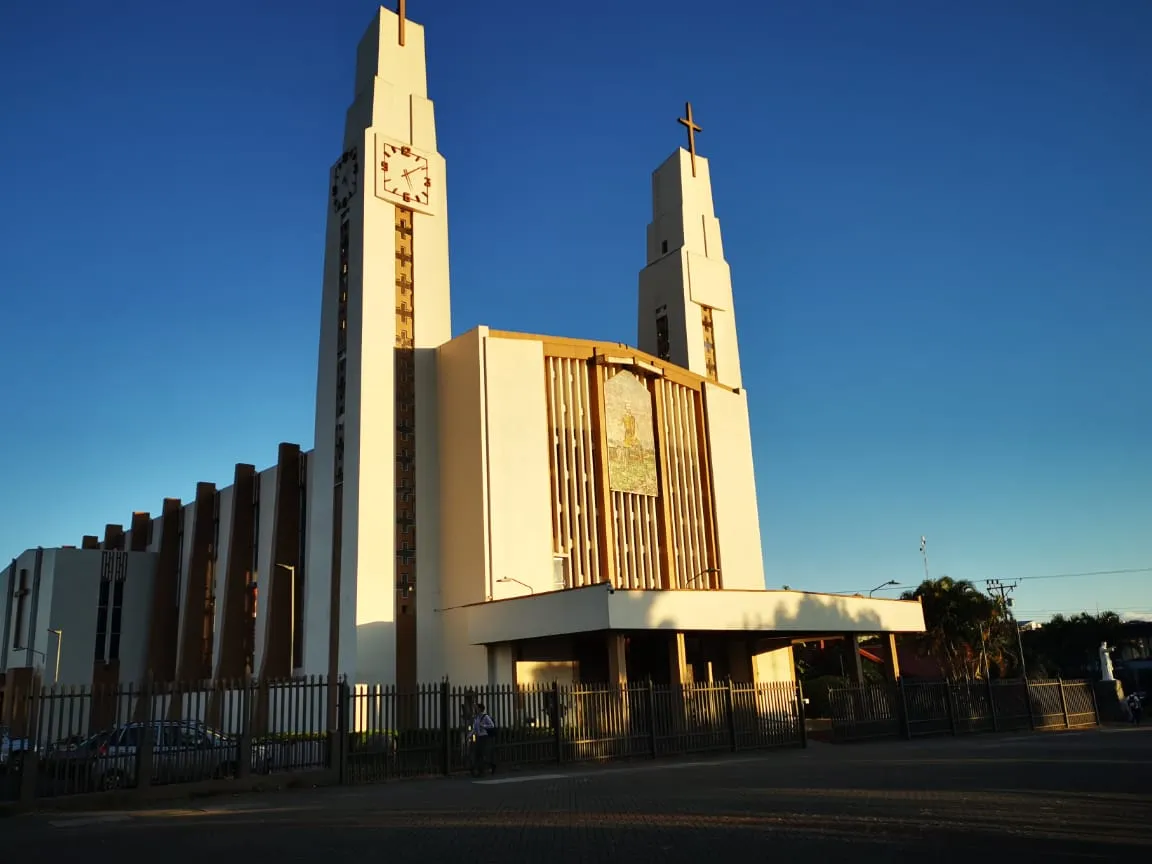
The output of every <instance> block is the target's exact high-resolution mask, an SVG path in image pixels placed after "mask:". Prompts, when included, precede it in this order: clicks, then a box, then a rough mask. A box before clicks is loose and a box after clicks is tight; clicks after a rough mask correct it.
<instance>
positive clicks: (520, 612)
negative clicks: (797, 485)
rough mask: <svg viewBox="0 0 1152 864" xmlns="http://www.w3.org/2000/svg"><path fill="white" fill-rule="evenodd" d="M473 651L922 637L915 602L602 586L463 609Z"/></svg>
mask: <svg viewBox="0 0 1152 864" xmlns="http://www.w3.org/2000/svg"><path fill="white" fill-rule="evenodd" d="M464 611H465V613H466V615H467V622H468V623H467V626H468V640H469V642H471V643H472V644H473V645H490V644H495V643H501V642H517V641H520V640H522V639H540V638H546V637H549V636H560V635H565V634H573V633H589V632H596V631H603V630H621V631H642V630H652V631H669V632H682V633H683V632H693V631H705V632H724V631H727V632H732V633H749V634H751V633H770V632H775V633H804V634H806V635H817V634H821V633H827V634H830V635H831V634H845V633H922V632H924V612H923V609H922V608H921V606H920V603H919V601H915V600H911V601H910V600H874V599H871V598H865V597H856V596H851V597H849V596H844V595H841V594H809V593H806V592H803V591H621V590H612V589H611V588H610V587H609V586H608V584H607V583H605V584H601V585H592V586H590V587H587V588H577V589H572V590H567V591H549V592H547V593H540V594H530V595H528V596H523V597H514V598H510V599H507V600H495V601H491V602H488V603H478V604H476V605H473V606H468V607H465V609H464Z"/></svg>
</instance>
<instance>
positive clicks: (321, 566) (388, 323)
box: [298, 0, 451, 690]
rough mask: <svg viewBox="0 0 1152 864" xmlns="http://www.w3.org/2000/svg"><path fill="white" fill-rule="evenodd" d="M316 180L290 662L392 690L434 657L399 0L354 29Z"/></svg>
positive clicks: (444, 309) (432, 478) (428, 258)
mask: <svg viewBox="0 0 1152 864" xmlns="http://www.w3.org/2000/svg"><path fill="white" fill-rule="evenodd" d="M328 186H329V195H328V227H327V234H326V240H325V253H324V287H323V293H322V301H321V302H322V309H321V315H320V319H321V332H320V356H319V364H318V378H317V387H316V400H317V401H316V439H315V440H316V448H315V451H314V453H313V455H312V457H311V459H310V466H311V475H312V476H311V477H310V480H309V485H310V490H311V491H310V494H309V507H308V522H309V527H308V531H309V534H308V553H307V565H306V568H305V573H304V574H303V576H304V580H305V588H304V595H305V612H304V631H305V632H304V661H305V668H304V669H303V670H298V671H303V672H306V673H313V674H326V675H340V674H343V675H347V676H348V677H349V680H350V681H352V682H371V683H382V684H396V685H397V686H398V687H400V688H401V689H402V690H404V689H408V688H414V687H415V685H416V682H417V681H419V680H424V679H428V678H431V677H434V675H435V672H434V670H437V669H439V667H440V660H439V657H438V656H437V652H438V651H439V650H440V649H439V642H440V640H439V638H438V634H437V633H435V632H433V630H434V628H435V627H436V626H437V625H436V623H435V621H434V620H433V619H434V618H435V617H436V616H434V615H433V614H432V609H433V607H434V606H435V605H436V603H435V597H436V595H437V593H438V591H439V585H438V581H439V572H438V571H439V562H438V552H437V550H438V537H437V530H438V529H437V520H436V508H437V498H438V494H439V493H438V465H437V450H436V437H437V433H436V428H435V423H436V413H435V406H436V397H435V365H434V360H435V358H434V355H435V349H436V347H437V346H439V345H440V344H442V343H443V342H446V341H447V340H448V339H449V338H450V336H451V321H450V308H449V285H448V221H447V198H446V190H445V162H444V157H443V156H441V155H440V153H439V152H438V150H437V147H436V124H435V116H434V110H433V104H432V102H431V100H429V99H428V93H427V74H426V68H425V54H424V28H423V27H422V26H420V25H419V24H416V23H414V22H412V21H410V20H407V16H406V13H405V4H404V2H403V0H401V3H400V11H399V13H396V12H392V11H390V10H388V9H384V8H381V9H379V11H378V12H377V14H376V17H375V18H374V19H373V21H372V24H371V25H370V26H369V27H368V30H367V32H366V33H365V34H364V37H363V38H362V39H361V41H360V45H359V48H358V50H357V56H356V83H355V96H354V99H353V101H352V104H351V106H350V107H349V108H348V112H347V116H346V122H345V128H344V145H343V148H342V150H341V152H340V155H339V156H338V157H337V159H336V161H335V163H334V164H333V166H332V169H331V172H330V175H329V183H328ZM422 670H428V671H425V672H422Z"/></svg>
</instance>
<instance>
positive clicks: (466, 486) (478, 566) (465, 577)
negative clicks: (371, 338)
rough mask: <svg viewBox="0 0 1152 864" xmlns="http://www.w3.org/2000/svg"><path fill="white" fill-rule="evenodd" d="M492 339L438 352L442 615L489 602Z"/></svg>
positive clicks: (473, 339)
mask: <svg viewBox="0 0 1152 864" xmlns="http://www.w3.org/2000/svg"><path fill="white" fill-rule="evenodd" d="M487 333H488V328H486V327H481V328H478V329H476V330H471V331H469V332H468V333H465V334H463V335H461V336H457V337H456V338H455V339H453V340H452V341H451V342H448V343H447V344H445V345H442V346H440V348H439V350H438V351H437V355H438V357H437V372H438V384H439V386H438V403H439V411H440V425H439V432H440V434H439V442H438V446H439V450H440V546H441V548H440V580H439V581H440V585H439V589H440V591H439V593H440V602H441V606H440V607H439V608H442V609H453V608H456V607H459V606H462V605H464V604H466V603H479V602H481V601H482V600H484V599H486V598H487V596H488V587H487V586H488V572H489V571H488V567H489V554H488V530H487V521H488V516H487V514H488V502H487V494H488V489H487V478H486V475H487V472H486V465H485V458H484V453H485V447H486V443H485V438H484V435H485V423H484V412H485V406H484V365H483V351H484V344H485V342H486V341H487ZM443 626H444V627H447V626H448V625H447V623H445V624H444V625H443Z"/></svg>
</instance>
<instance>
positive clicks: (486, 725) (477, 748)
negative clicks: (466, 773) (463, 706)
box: [472, 704, 496, 777]
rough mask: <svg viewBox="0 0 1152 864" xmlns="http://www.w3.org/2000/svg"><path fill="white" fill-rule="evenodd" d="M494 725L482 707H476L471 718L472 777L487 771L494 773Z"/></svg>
mask: <svg viewBox="0 0 1152 864" xmlns="http://www.w3.org/2000/svg"><path fill="white" fill-rule="evenodd" d="M495 744H496V724H495V723H494V722H493V721H492V717H491V716H490V715H489V714H488V711H487V709H485V707H484V706H483V705H479V704H478V705H477V706H476V714H475V716H474V717H473V718H472V776H473V777H479V776H481V775H482V774H483V773H484V769H485V768H487V769H488V773H489V774H495V773H496V755H495Z"/></svg>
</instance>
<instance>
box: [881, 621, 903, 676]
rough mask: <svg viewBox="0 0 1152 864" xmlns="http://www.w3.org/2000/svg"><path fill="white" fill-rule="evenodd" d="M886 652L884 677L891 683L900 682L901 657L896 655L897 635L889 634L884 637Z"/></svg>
mask: <svg viewBox="0 0 1152 864" xmlns="http://www.w3.org/2000/svg"><path fill="white" fill-rule="evenodd" d="M884 641H885V647H886V648H887V651H886V652H885V653H886V654H887V656H886V657H885V658H884V677H885V678H887V679H888V680H889V681H899V680H900V655H899V654H897V653H896V634H895V633H888V634H887V635H885V637H884Z"/></svg>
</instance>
